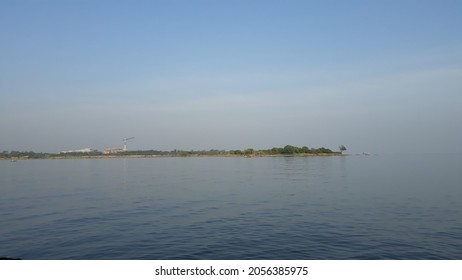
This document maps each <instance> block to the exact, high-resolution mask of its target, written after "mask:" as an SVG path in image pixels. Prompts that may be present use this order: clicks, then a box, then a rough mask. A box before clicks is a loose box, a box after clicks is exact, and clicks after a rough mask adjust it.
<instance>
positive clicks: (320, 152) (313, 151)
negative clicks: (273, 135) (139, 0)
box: [0, 145, 343, 161]
mask: <svg viewBox="0 0 462 280" xmlns="http://www.w3.org/2000/svg"><path fill="white" fill-rule="evenodd" d="M342 155H343V154H342V152H336V151H332V150H330V149H327V148H324V147H322V148H308V147H306V146H303V147H301V148H299V147H296V146H291V145H286V146H284V147H283V148H272V149H266V150H255V149H251V148H249V149H245V150H215V149H212V150H207V151H206V150H202V151H193V150H191V151H185V150H173V151H157V150H138V151H125V150H124V151H118V152H114V153H104V152H99V151H97V150H89V149H88V150H87V149H84V150H81V151H77V152H75V151H74V152H69V151H66V152H60V153H37V152H31V151H26V152H19V151H10V152H9V151H3V152H2V153H0V160H11V161H16V160H28V159H105V158H107V159H109V158H172V157H182V158H185V157H243V158H255V157H313V156H342Z"/></svg>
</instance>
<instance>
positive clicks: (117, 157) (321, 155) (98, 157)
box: [0, 153, 344, 162]
mask: <svg viewBox="0 0 462 280" xmlns="http://www.w3.org/2000/svg"><path fill="white" fill-rule="evenodd" d="M332 156H344V154H341V153H319V154H290V155H285V154H278V155H187V156H179V155H97V156H67V157H66V156H63V157H56V156H50V157H43V158H26V157H20V158H0V160H6V161H13V162H14V161H19V160H41V159H45V160H60V159H120V158H263V157H332Z"/></svg>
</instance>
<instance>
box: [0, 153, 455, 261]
mask: <svg viewBox="0 0 462 280" xmlns="http://www.w3.org/2000/svg"><path fill="white" fill-rule="evenodd" d="M0 256H9V257H16V258H22V259H462V156H461V155H407V156H402V155H396V156H388V155H387V156H369V157H367V156H345V157H310V158H251V159H245V158H157V159H95V160H83V159H81V160H29V161H18V162H14V163H12V162H8V161H0Z"/></svg>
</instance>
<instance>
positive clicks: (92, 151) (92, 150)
mask: <svg viewBox="0 0 462 280" xmlns="http://www.w3.org/2000/svg"><path fill="white" fill-rule="evenodd" d="M94 152H98V150H95V149H90V148H85V149H80V150H68V151H61V152H59V153H60V154H70V153H94Z"/></svg>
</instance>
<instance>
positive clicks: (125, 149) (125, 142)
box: [122, 137, 135, 152]
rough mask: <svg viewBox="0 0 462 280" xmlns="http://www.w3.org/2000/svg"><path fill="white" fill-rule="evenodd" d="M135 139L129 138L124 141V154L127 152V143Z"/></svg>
mask: <svg viewBox="0 0 462 280" xmlns="http://www.w3.org/2000/svg"><path fill="white" fill-rule="evenodd" d="M134 138H135V137H129V138H124V139H122V141H123V142H124V152H126V151H127V141H128V140H131V139H134Z"/></svg>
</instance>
